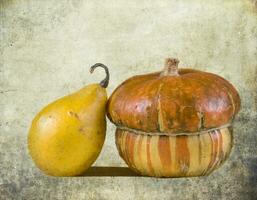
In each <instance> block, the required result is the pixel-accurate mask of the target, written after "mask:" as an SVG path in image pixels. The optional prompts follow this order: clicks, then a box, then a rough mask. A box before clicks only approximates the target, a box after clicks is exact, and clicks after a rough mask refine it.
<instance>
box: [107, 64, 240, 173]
mask: <svg viewBox="0 0 257 200" xmlns="http://www.w3.org/2000/svg"><path fill="white" fill-rule="evenodd" d="M178 63H179V61H178V60H177V59H167V60H166V62H165V67H164V69H163V71H161V72H156V73H150V74H144V75H138V76H134V77H132V78H129V79H128V80H126V81H125V82H123V83H122V84H121V85H120V86H118V88H117V89H116V90H115V91H114V92H113V94H112V95H111V97H110V98H109V100H108V103H107V112H108V117H109V119H110V120H111V121H112V122H113V123H114V124H115V125H116V126H117V129H116V145H117V148H118V151H119V154H120V156H121V157H122V158H123V159H124V161H125V162H126V163H127V165H128V166H129V167H130V168H131V169H132V170H134V171H136V172H137V173H139V174H141V175H148V176H157V177H187V176H201V175H207V174H209V173H211V172H212V171H213V170H214V169H216V168H218V167H219V166H220V165H221V164H222V163H223V162H224V161H225V160H226V159H227V157H228V156H229V154H230V151H231V148H232V144H233V140H232V123H233V119H234V117H235V115H236V114H237V113H238V111H239V109H240V98H239V95H238V93H237V91H236V89H235V88H234V87H233V86H232V85H231V84H230V83H229V82H228V81H226V80H225V79H223V78H222V77H220V76H218V75H215V74H212V73H207V72H202V71H198V70H193V69H178Z"/></svg>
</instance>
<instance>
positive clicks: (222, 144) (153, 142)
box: [116, 128, 233, 177]
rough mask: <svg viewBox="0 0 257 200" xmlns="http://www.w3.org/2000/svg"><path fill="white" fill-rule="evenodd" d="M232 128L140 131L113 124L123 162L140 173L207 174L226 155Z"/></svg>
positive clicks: (215, 167)
mask: <svg viewBox="0 0 257 200" xmlns="http://www.w3.org/2000/svg"><path fill="white" fill-rule="evenodd" d="M232 145H233V138H232V128H221V129H216V130H211V131H209V132H208V131H207V132H204V133H199V134H195V135H177V136H166V135H144V134H138V133H135V132H133V131H131V130H124V129H119V128H117V130H116V146H117V148H118V151H119V154H120V156H121V157H122V158H123V159H124V161H125V162H126V163H127V165H128V166H129V167H130V168H131V169H132V170H134V171H135V172H137V173H139V174H141V175H147V176H155V177H188V176H203V175H208V174H209V173H211V172H212V171H213V170H214V169H217V168H218V167H219V166H220V165H221V164H222V163H223V162H224V161H225V160H226V159H227V157H228V156H229V154H230V151H231V148H232Z"/></svg>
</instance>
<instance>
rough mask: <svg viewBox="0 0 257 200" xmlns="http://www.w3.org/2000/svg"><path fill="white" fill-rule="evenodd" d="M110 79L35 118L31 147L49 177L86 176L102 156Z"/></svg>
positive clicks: (67, 99)
mask: <svg viewBox="0 0 257 200" xmlns="http://www.w3.org/2000/svg"><path fill="white" fill-rule="evenodd" d="M96 67H102V68H104V69H105V72H106V78H105V79H104V80H103V81H101V83H100V84H91V85H87V86H85V87H84V88H82V89H81V90H79V91H77V92H76V93H73V94H70V95H68V96H65V97H63V98H61V99H58V100H56V101H54V102H53V103H51V104H49V105H48V106H46V107H45V108H43V109H42V110H41V111H40V112H39V113H38V114H37V115H36V116H35V118H34V119H33V121H32V125H31V128H30V130H29V134H28V148H29V152H30V155H31V157H32V159H33V160H34V162H35V164H36V165H37V166H38V168H39V169H41V170H42V171H43V172H45V173H46V174H48V175H52V176H76V175H81V174H83V173H84V172H85V171H86V170H87V169H88V168H89V167H90V166H91V165H92V164H93V163H94V161H95V160H96V158H97V157H98V155H99V153H100V151H101V149H102V146H103V143H104V139H105V132H106V119H105V107H106V102H107V93H106V89H105V88H106V87H107V86H108V82H109V72H108V68H107V67H106V66H105V65H103V64H101V63H96V64H95V65H93V66H92V67H91V69H90V72H91V73H92V72H93V71H94V69H95V68H96Z"/></svg>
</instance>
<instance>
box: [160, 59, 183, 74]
mask: <svg viewBox="0 0 257 200" xmlns="http://www.w3.org/2000/svg"><path fill="white" fill-rule="evenodd" d="M178 63H179V60H178V59H176V58H167V59H166V60H165V65H164V70H163V72H162V75H163V76H179V74H178Z"/></svg>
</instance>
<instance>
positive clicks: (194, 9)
mask: <svg viewBox="0 0 257 200" xmlns="http://www.w3.org/2000/svg"><path fill="white" fill-rule="evenodd" d="M0 2H1V4H0V5H1V16H0V19H1V25H0V30H1V41H0V50H1V57H0V66H1V68H0V76H1V79H0V110H1V114H0V167H1V169H0V199H1V200H2V199H3V200H5V199H26V200H30V199H47V200H48V199H50V200H51V199H108V200H109V199H135V200H137V199H144V198H146V199H204V200H208V199H240V200H248V199H254V197H256V195H257V188H256V185H257V133H256V129H257V78H256V77H257V3H256V1H253V0H252V1H250V0H244V1H243V0H242V1H236V0H233V1H232V0H231V1H229V0H226V1H224V0H217V1H212V0H183V1H182V0H180V1H179V0H177V1H175V0H172V1H146V0H145V1H136V0H134V1H115V0H108V1H107V0H106V1H86V0H84V1H83V0H60V1H56V0H41V1H40V0H0ZM169 56H173V57H177V58H179V59H180V60H181V62H180V66H190V67H193V68H195V69H200V70H206V71H209V72H214V73H217V74H219V75H221V76H223V77H225V78H226V79H228V80H229V81H230V82H231V83H233V84H234V85H235V86H236V87H237V88H238V90H239V93H240V95H241V98H242V110H241V112H240V114H239V115H238V117H237V119H236V121H235V134H234V142H235V145H234V148H233V151H232V154H231V156H230V158H229V159H228V161H227V162H226V163H225V164H224V165H223V166H222V167H221V168H220V169H219V170H217V171H215V172H214V173H213V174H211V175H210V176H209V177H200V178H180V179H156V178H148V177H77V178H53V177H48V176H45V175H44V174H42V173H41V172H40V171H39V170H38V169H37V168H36V167H35V166H34V164H33V162H32V160H31V159H30V157H29V155H28V151H27V146H26V138H27V132H28V129H29V126H30V122H31V120H32V118H33V116H34V115H35V114H36V113H37V112H38V111H39V110H40V109H41V108H42V107H43V106H44V105H46V104H48V103H49V102H51V101H53V100H55V99H56V98H58V97H61V96H63V95H66V94H68V93H70V92H72V91H76V90H78V89H79V88H81V87H82V86H83V85H85V84H89V83H93V82H98V81H99V80H101V79H102V78H103V76H104V72H103V71H101V70H98V71H97V73H94V75H90V73H89V72H88V68H89V66H90V65H92V64H94V63H96V62H102V63H105V64H106V65H107V66H110V73H111V81H110V85H109V87H108V93H109V94H110V93H111V92H112V91H113V90H114V88H115V87H116V86H118V84H120V83H121V82H122V81H123V80H124V79H126V78H128V77H130V76H132V75H136V74H140V73H146V72H153V71H157V70H160V69H162V66H163V62H164V58H166V57H169ZM95 165H97V166H125V164H124V162H123V161H122V160H121V158H119V156H118V153H117V151H116V148H115V143H114V126H113V125H111V124H110V123H108V132H107V138H106V141H105V144H104V148H103V150H102V153H101V155H100V157H99V158H98V160H97V162H96V163H95Z"/></svg>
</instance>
